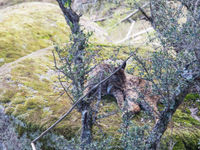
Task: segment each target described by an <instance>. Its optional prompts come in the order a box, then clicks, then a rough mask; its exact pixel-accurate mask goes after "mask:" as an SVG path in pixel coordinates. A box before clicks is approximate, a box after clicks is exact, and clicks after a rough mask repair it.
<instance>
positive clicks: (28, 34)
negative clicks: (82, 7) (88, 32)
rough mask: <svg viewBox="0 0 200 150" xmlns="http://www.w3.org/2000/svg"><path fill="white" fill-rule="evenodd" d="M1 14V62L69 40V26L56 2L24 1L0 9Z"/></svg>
mask: <svg viewBox="0 0 200 150" xmlns="http://www.w3.org/2000/svg"><path fill="white" fill-rule="evenodd" d="M38 10H40V11H38ZM1 14H2V16H4V17H3V21H1V22H0V49H1V53H0V58H4V60H5V61H4V63H8V62H11V61H14V60H16V59H17V58H20V57H22V56H25V55H27V54H29V53H31V52H33V51H36V50H38V49H42V48H46V47H48V46H50V45H52V44H53V42H58V43H60V42H62V43H63V42H66V41H67V40H68V39H69V38H68V36H69V34H70V31H69V28H68V27H67V25H66V23H65V19H64V17H63V16H62V14H61V12H60V9H59V7H57V6H56V5H52V4H48V3H42V4H41V3H25V4H20V5H18V6H13V7H12V8H10V9H8V11H6V9H5V10H4V11H3V10H2V12H1ZM13 35H14V36H13ZM24 37H25V38H24ZM2 64H3V63H1V65H2Z"/></svg>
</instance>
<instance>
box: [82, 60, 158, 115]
mask: <svg viewBox="0 0 200 150" xmlns="http://www.w3.org/2000/svg"><path fill="white" fill-rule="evenodd" d="M125 67H126V66H125V65H124V66H123V67H122V68H121V69H120V70H119V71H118V72H116V73H115V74H114V75H113V76H112V77H111V78H110V79H109V80H107V81H106V82H105V83H103V84H102V85H101V95H103V96H104V95H108V94H109V95H112V96H114V98H115V99H116V101H117V104H118V106H119V108H120V109H121V110H123V111H128V112H132V113H138V112H140V110H141V106H140V103H138V102H137V99H138V98H139V94H142V95H144V100H145V102H146V103H147V104H148V105H150V106H151V108H152V109H153V111H154V113H155V112H157V102H158V100H159V98H158V96H153V95H152V92H151V91H152V90H151V88H148V89H147V88H145V86H146V85H147V84H149V83H148V82H147V81H146V80H144V79H141V78H139V77H137V76H134V75H131V74H128V73H125V71H124V69H125ZM115 69H117V67H113V66H112V65H110V64H101V65H98V66H97V67H96V68H95V69H93V70H92V72H90V74H89V77H90V79H89V80H88V81H87V84H86V87H87V88H86V90H85V92H88V91H89V90H90V89H91V88H92V87H93V86H94V85H96V84H97V83H98V82H99V81H100V80H103V79H105V78H106V77H107V76H108V75H109V74H111V73H112V72H113V71H114V70H115ZM95 92H97V89H96V90H94V91H92V92H91V93H90V94H89V97H90V96H91V95H92V94H94V93H95Z"/></svg>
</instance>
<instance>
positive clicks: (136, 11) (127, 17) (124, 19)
mask: <svg viewBox="0 0 200 150" xmlns="http://www.w3.org/2000/svg"><path fill="white" fill-rule="evenodd" d="M149 4H150V3H149V2H148V3H146V4H144V5H143V6H142V7H141V8H145V7H147V6H148V5H149ZM139 11H140V9H136V10H135V11H134V12H132V13H130V14H129V15H128V16H126V17H125V18H123V19H122V20H120V21H119V22H118V23H117V24H115V25H114V26H117V25H119V24H121V23H122V22H124V21H126V20H128V19H129V18H131V17H132V16H133V15H135V14H137V13H138V12H139Z"/></svg>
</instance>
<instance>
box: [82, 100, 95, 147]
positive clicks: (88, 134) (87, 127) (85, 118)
mask: <svg viewBox="0 0 200 150" xmlns="http://www.w3.org/2000/svg"><path fill="white" fill-rule="evenodd" d="M82 105H84V109H83V110H82V111H81V115H82V119H81V121H82V131H81V148H82V149H84V148H85V147H87V146H88V145H89V144H90V143H91V141H92V125H93V120H92V111H91V108H90V105H89V104H83V103H82Z"/></svg>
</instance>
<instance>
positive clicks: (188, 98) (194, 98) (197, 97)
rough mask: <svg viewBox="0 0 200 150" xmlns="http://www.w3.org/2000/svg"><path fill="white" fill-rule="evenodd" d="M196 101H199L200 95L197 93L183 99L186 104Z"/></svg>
mask: <svg viewBox="0 0 200 150" xmlns="http://www.w3.org/2000/svg"><path fill="white" fill-rule="evenodd" d="M197 99H200V95H199V94H197V93H190V94H187V96H186V97H185V101H187V102H190V101H192V102H195V101H196V100H197Z"/></svg>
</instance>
